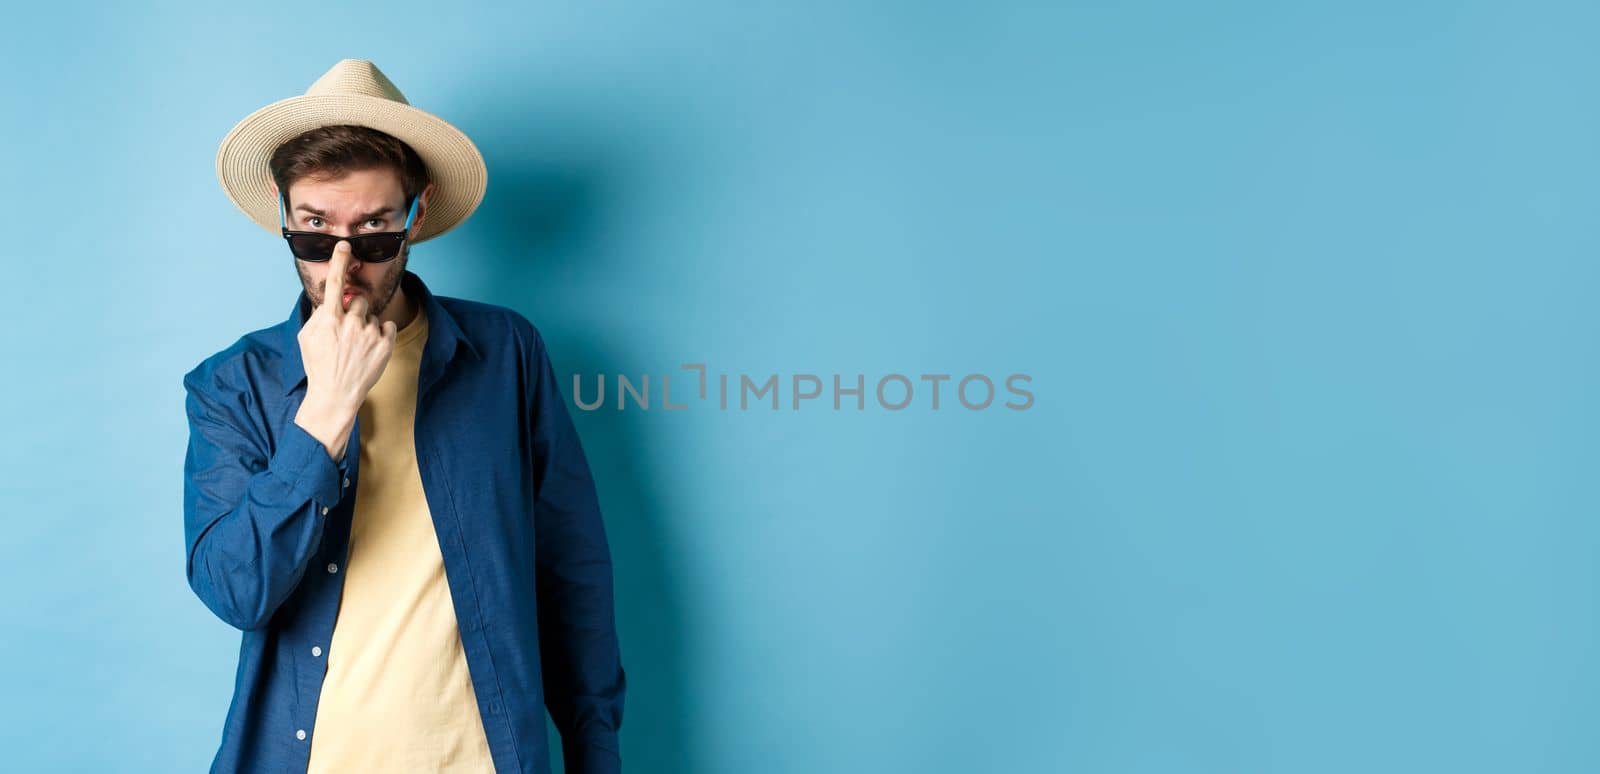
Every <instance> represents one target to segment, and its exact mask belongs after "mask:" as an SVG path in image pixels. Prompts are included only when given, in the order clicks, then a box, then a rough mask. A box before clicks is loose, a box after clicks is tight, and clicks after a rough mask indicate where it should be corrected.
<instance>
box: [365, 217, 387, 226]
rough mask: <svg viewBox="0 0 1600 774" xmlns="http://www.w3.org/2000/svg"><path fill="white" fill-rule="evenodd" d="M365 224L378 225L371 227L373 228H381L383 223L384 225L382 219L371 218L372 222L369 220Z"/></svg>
mask: <svg viewBox="0 0 1600 774" xmlns="http://www.w3.org/2000/svg"><path fill="white" fill-rule="evenodd" d="M367 222H368V223H376V224H378V225H376V226H373V228H383V223H384V221H383V218H373V219H372V220H369V221H367Z"/></svg>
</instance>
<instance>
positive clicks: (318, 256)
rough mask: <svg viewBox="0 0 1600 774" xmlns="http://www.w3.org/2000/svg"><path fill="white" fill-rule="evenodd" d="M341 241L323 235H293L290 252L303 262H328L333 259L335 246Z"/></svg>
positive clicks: (290, 240)
mask: <svg viewBox="0 0 1600 774" xmlns="http://www.w3.org/2000/svg"><path fill="white" fill-rule="evenodd" d="M338 243H339V240H338V239H337V238H335V237H331V236H323V235H321V234H291V235H290V236H289V252H292V253H294V257H296V258H299V259H300V260H302V261H313V262H315V261H326V260H328V259H330V258H332V257H333V246H334V245H336V244H338Z"/></svg>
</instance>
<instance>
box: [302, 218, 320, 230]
mask: <svg viewBox="0 0 1600 774" xmlns="http://www.w3.org/2000/svg"><path fill="white" fill-rule="evenodd" d="M321 220H322V218H316V217H312V218H306V225H307V226H310V227H312V228H322V224H321V223H320V222H317V221H321Z"/></svg>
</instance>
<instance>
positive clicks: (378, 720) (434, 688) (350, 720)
mask: <svg viewBox="0 0 1600 774" xmlns="http://www.w3.org/2000/svg"><path fill="white" fill-rule="evenodd" d="M427 334H428V320H427V318H426V316H425V315H424V314H423V312H422V310H421V309H418V311H417V316H416V318H415V319H413V320H412V321H411V323H410V324H409V325H407V326H406V327H405V328H404V329H402V330H401V331H400V332H399V334H398V335H397V336H396V338H395V351H394V354H393V355H392V356H391V357H390V359H389V363H388V365H387V366H386V367H385V368H384V371H383V375H382V376H381V377H379V379H378V382H377V384H376V385H374V386H373V388H372V390H371V391H369V392H368V393H367V399H366V402H365V403H363V404H362V405H361V411H360V417H361V460H360V470H361V475H360V480H359V481H357V482H356V503H355V521H354V522H353V524H352V526H351V531H350V555H349V558H348V560H347V561H346V564H345V566H344V567H342V568H340V570H339V571H340V572H341V573H343V575H344V591H343V596H342V597H341V598H340V603H339V614H338V618H336V619H335V623H334V630H333V641H332V643H330V645H329V647H328V649H327V652H326V653H325V654H324V655H325V656H326V657H327V660H328V661H327V670H328V671H327V674H326V676H325V678H324V680H323V683H322V694H321V698H320V699H319V700H318V703H317V713H316V726H315V729H316V732H315V733H314V734H312V739H311V764H310V767H309V768H308V774H319V773H322V772H328V773H330V774H347V773H348V772H366V771H372V772H377V771H385V772H388V771H394V772H411V771H417V772H422V771H426V772H457V773H459V774H493V772H494V763H493V761H492V760H491V759H490V756H489V743H488V739H487V737H486V736H485V735H484V731H483V721H482V718H480V717H479V715H478V701H477V697H476V694H475V693H474V691H473V687H472V680H471V679H470V676H469V674H468V671H467V661H466V655H465V654H464V653H463V651H462V649H461V633H460V631H459V630H458V629H457V628H456V615H455V608H454V606H453V605H452V603H451V597H450V587H449V586H448V585H447V584H446V582H445V573H444V557H443V555H442V554H441V553H440V551H439V541H438V537H437V536H436V534H435V533H434V529H433V516H432V514H431V513H430V511H429V509H428V501H427V500H426V499H425V498H424V497H423V492H422V477H421V474H420V473H418V472H417V453H416V452H417V450H416V444H415V436H414V433H415V425H414V420H415V418H416V407H417V371H418V367H419V366H420V365H421V363H422V348H423V345H424V344H426V343H427V341H428V335H427Z"/></svg>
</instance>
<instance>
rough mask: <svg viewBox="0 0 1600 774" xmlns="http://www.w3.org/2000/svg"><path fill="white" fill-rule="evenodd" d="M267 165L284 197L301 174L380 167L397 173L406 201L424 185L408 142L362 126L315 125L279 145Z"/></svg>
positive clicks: (333, 174) (424, 173)
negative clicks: (314, 127) (313, 127)
mask: <svg viewBox="0 0 1600 774" xmlns="http://www.w3.org/2000/svg"><path fill="white" fill-rule="evenodd" d="M268 165H269V167H270V168H271V170H272V180H273V182H275V183H277V184H278V190H279V191H282V192H283V193H284V195H285V197H287V196H288V193H289V186H290V185H291V184H293V183H294V182H295V181H296V180H299V179H300V178H303V177H318V178H337V177H342V176H344V175H345V174H347V173H350V172H359V171H364V170H368V169H377V168H382V167H388V168H390V169H393V170H394V171H395V172H396V173H397V174H399V175H400V189H401V190H402V191H403V192H404V193H405V198H406V202H408V203H409V202H410V201H411V197H413V196H416V195H417V194H418V193H419V192H421V191H422V189H423V188H426V187H427V185H428V167H427V165H425V164H423V163H422V157H420V156H418V155H417V152H416V151H414V150H412V149H411V146H410V145H407V144H405V143H404V142H402V141H401V140H400V139H399V138H397V137H395V136H393V135H390V134H387V133H384V132H380V131H378V130H377V129H373V128H370V127H366V126H353V125H350V124H335V125H333V126H321V127H317V128H316V129H312V130H310V131H308V132H305V133H303V134H301V135H300V136H298V137H295V138H294V139H292V140H289V141H288V142H286V143H284V144H282V145H279V146H278V147H277V149H276V150H274V151H273V152H272V159H271V160H270V161H269V162H268ZM290 206H293V203H292V202H291V203H290Z"/></svg>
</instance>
